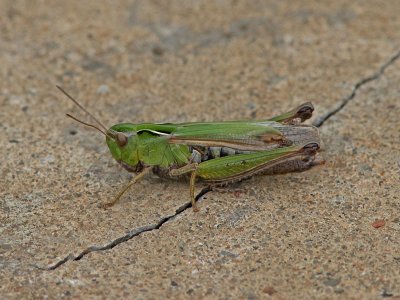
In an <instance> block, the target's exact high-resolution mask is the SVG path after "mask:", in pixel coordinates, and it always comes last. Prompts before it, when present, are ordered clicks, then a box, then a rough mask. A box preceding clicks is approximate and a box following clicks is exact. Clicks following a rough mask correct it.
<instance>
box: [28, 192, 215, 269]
mask: <svg viewBox="0 0 400 300" xmlns="http://www.w3.org/2000/svg"><path fill="white" fill-rule="evenodd" d="M211 190H212V188H210V187H206V188H203V189H202V190H201V191H200V193H199V194H198V195H197V196H196V199H195V200H196V201H198V200H199V199H200V198H201V197H203V196H204V195H205V194H207V193H208V192H210V191H211ZM191 207H192V203H191V202H188V203H185V204H184V205H182V206H181V207H179V208H178V209H177V210H176V211H175V213H174V214H172V215H169V216H166V217H162V218H161V219H160V220H159V221H158V222H157V223H155V224H151V225H146V226H143V227H139V228H135V229H133V230H131V231H129V232H128V233H127V234H125V235H123V236H121V237H119V238H116V239H115V240H113V241H111V242H110V243H108V244H106V245H103V246H90V247H88V248H86V249H85V250H83V251H82V252H81V253H79V254H78V255H77V256H74V255H73V254H69V255H67V256H66V257H64V258H63V259H61V260H59V261H58V262H56V263H55V264H53V265H50V266H48V267H41V266H38V265H36V264H34V265H32V266H34V267H35V268H38V269H40V270H45V271H51V270H55V269H57V268H59V267H60V266H62V265H63V264H65V263H66V262H68V261H78V260H81V259H82V258H83V257H84V256H86V255H88V254H89V253H92V252H97V251H106V250H110V249H112V248H114V247H115V246H118V245H119V244H121V243H124V242H126V241H129V240H130V239H132V238H134V237H136V236H139V235H141V234H142V233H145V232H148V231H153V230H157V229H160V228H161V227H162V226H163V225H164V224H165V223H167V222H169V221H170V220H172V219H174V218H175V217H176V216H178V215H180V214H181V213H183V212H184V211H186V210H187V209H189V208H191Z"/></svg>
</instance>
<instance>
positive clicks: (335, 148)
mask: <svg viewBox="0 0 400 300" xmlns="http://www.w3.org/2000/svg"><path fill="white" fill-rule="evenodd" d="M0 11H1V18H0V66H1V68H0V76H1V80H0V88H1V90H0V104H1V109H0V155H1V163H0V166H1V170H0V171H1V173H0V175H1V176H0V198H1V202H0V220H1V222H0V224H1V225H0V296H1V298H2V299H25V298H31V299H34V298H45V297H46V298H50V299H59V298H67V299H69V298H71V299H79V298H82V299H105V298H115V299H121V298H135V299H160V298H170V299H185V298H193V299H201V298H206V299H265V298H273V299H298V298H303V299H304V298H310V299H311V298H337V299H381V298H388V299H400V199H399V181H400V130H399V129H400V118H399V114H400V92H399V87H400V72H399V69H400V59H397V56H394V55H396V53H398V51H399V50H400V42H399V41H400V31H399V30H398V29H399V28H400V17H399V14H398V12H399V11H400V2H398V1H395V0H393V1H352V2H351V3H350V2H349V1H331V2H327V1H118V2H114V1H11V0H10V1H8V0H3V1H0ZM393 57H394V59H392V60H390V59H391V58H393ZM388 62H389V63H388ZM385 64H386V65H385ZM383 66H384V67H385V68H384V69H380V68H382V67H383ZM380 70H381V71H384V72H380V73H379V71H380ZM374 74H376V76H374V77H371V78H373V79H372V80H369V81H368V80H365V79H367V78H370V76H373V75H374ZM357 83H360V84H359V85H357ZM56 84H59V85H61V86H63V87H64V88H65V89H66V90H67V91H68V92H70V93H71V94H72V95H74V96H75V97H76V98H77V99H79V100H80V101H81V102H82V103H83V104H84V105H85V106H86V107H87V108H88V109H89V110H90V111H91V112H93V113H94V114H95V115H96V116H98V117H99V119H101V120H102V122H104V123H105V124H107V125H112V124H115V123H118V122H121V121H129V122H138V123H139V122H186V121H213V120H215V121H216V120H234V119H254V118H265V117H269V116H272V115H274V114H277V113H280V112H283V111H286V110H287V109H290V108H292V107H294V106H296V105H299V104H300V103H302V102H305V101H312V102H313V103H314V105H315V107H316V111H315V116H314V118H313V119H312V120H311V122H312V121H316V120H318V117H320V116H323V115H325V114H326V113H327V112H329V111H332V109H334V108H336V107H339V105H340V103H342V101H343V99H349V101H348V102H347V105H345V106H344V107H343V108H342V109H340V110H339V111H338V112H337V113H335V114H334V115H333V116H331V117H330V118H328V119H327V120H326V121H325V123H324V124H323V125H322V126H321V127H320V131H321V136H322V139H323V141H324V150H325V151H324V152H323V153H322V155H323V157H324V158H325V159H326V160H327V163H326V165H325V166H322V167H317V168H314V169H313V170H311V171H309V172H305V173H298V174H288V175H281V176H274V177H256V178H253V179H251V180H248V181H245V182H243V183H241V184H239V185H236V186H235V188H236V189H239V190H241V191H242V192H229V190H228V192H227V193H217V192H210V193H208V194H206V195H205V196H204V197H203V198H202V200H201V201H200V202H199V207H200V212H198V213H194V212H193V211H192V210H191V209H185V210H183V211H179V212H178V213H176V210H177V209H179V208H180V207H182V205H185V204H186V203H187V202H188V201H189V197H188V185H187V183H185V182H170V181H167V180H162V179H159V178H157V177H154V176H149V177H148V178H146V179H144V180H143V181H141V182H139V183H138V184H137V185H136V186H135V187H134V188H132V189H131V190H130V191H129V192H128V193H127V194H126V195H125V196H124V198H123V199H122V201H121V202H120V203H119V204H117V205H116V206H114V207H113V208H111V209H108V210H104V209H102V208H100V206H101V204H103V203H106V202H108V201H110V199H112V197H113V196H114V195H115V194H116V192H117V191H118V190H119V189H120V188H121V186H123V185H124V184H126V182H128V180H129V179H130V178H131V174H129V173H127V172H126V171H124V170H123V169H121V167H120V166H119V165H118V164H117V163H116V162H114V161H113V160H112V158H111V155H110V154H109V153H108V150H107V148H106V145H105V143H104V138H103V137H102V136H101V135H100V134H99V133H97V132H96V131H93V130H90V129H87V128H83V126H80V125H79V124H76V123H75V122H73V121H72V120H70V119H68V118H66V117H65V113H66V112H69V113H73V114H74V115H76V116H79V117H83V114H82V113H81V112H80V111H79V110H78V109H77V108H76V107H74V105H73V104H72V103H71V102H69V101H68V100H67V99H66V98H65V97H64V96H63V95H62V94H61V93H60V92H59V91H58V90H57V89H56V88H55V85H56ZM355 87H356V93H355V94H354V95H352V92H353V90H354V88H355ZM351 95H352V96H351ZM200 188H201V186H200V185H199V186H198V188H197V189H198V190H200ZM146 226H147V227H146ZM146 230H147V231H146ZM129 232H131V234H132V235H135V233H136V234H137V233H140V234H138V235H136V236H127V233H129ZM118 239H120V240H118ZM103 245H106V247H105V248H107V249H106V250H103V251H86V252H85V249H88V247H92V248H90V249H91V250H96V249H97V248H93V247H94V246H98V247H101V246H103ZM114 246H115V247H114ZM82 251H83V253H82ZM80 254H82V255H80ZM40 267H43V268H47V267H50V269H51V270H43V269H41V268H40ZM389 297H390V298H389Z"/></svg>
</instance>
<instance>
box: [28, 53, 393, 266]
mask: <svg viewBox="0 0 400 300" xmlns="http://www.w3.org/2000/svg"><path fill="white" fill-rule="evenodd" d="M399 58H400V51H399V52H397V53H396V54H395V55H394V56H392V57H391V58H390V59H389V60H388V61H387V62H386V63H384V64H383V65H382V66H381V67H380V68H379V70H378V71H377V72H375V73H374V74H373V75H371V76H369V77H366V78H363V79H361V80H360V81H358V82H357V83H356V84H355V85H354V87H353V89H352V92H351V94H350V95H349V96H347V97H345V98H344V99H342V100H341V101H340V102H339V103H338V104H337V105H336V106H335V107H334V108H332V109H331V110H329V111H328V112H327V113H325V114H324V115H322V116H321V117H319V118H317V119H316V120H315V121H314V123H313V125H314V126H316V127H321V126H322V125H323V124H324V123H325V121H327V120H328V119H330V118H331V117H332V116H333V115H335V114H336V113H338V112H339V111H341V110H342V109H343V108H344V107H345V106H346V105H347V103H349V102H350V101H351V100H352V99H353V98H354V97H355V96H356V94H357V91H358V90H359V89H360V88H361V87H362V86H363V85H365V84H367V83H368V82H371V81H373V80H377V79H379V78H380V77H381V76H382V74H383V73H384V72H385V70H386V69H387V68H388V67H389V66H390V65H392V64H393V63H394V62H395V61H396V60H397V59H399ZM210 191H212V188H210V187H206V188H204V189H202V190H201V191H200V193H199V194H198V195H197V196H196V201H198V200H199V199H200V198H201V197H202V196H204V195H205V194H207V193H208V192H210ZM190 207H192V204H191V203H190V202H188V203H186V204H184V205H182V206H181V207H179V208H178V209H177V210H176V211H175V213H174V214H172V215H169V216H166V217H163V218H161V219H160V220H159V221H158V222H157V223H156V224H151V225H146V226H143V227H139V228H135V229H133V230H131V231H129V232H128V233H127V234H125V235H123V236H121V237H119V238H117V239H115V240H113V241H111V242H110V243H108V244H106V245H103V246H90V247H88V248H86V249H85V250H83V251H82V252H81V253H79V254H78V255H77V256H74V255H73V254H69V255H68V256H66V257H64V258H63V259H61V260H59V261H58V262H56V263H55V264H53V265H50V266H48V267H41V266H38V265H33V266H34V267H36V268H38V269H40V270H45V271H51V270H55V269H57V268H59V267H60V266H62V265H64V264H65V263H67V262H68V261H78V260H81V259H82V258H83V257H85V256H86V255H88V254H89V253H92V252H97V251H106V250H110V249H112V248H114V247H115V246H118V245H119V244H121V243H124V242H126V241H129V240H130V239H132V238H134V237H136V236H139V235H141V234H142V233H145V232H149V231H153V230H158V229H160V228H161V227H162V226H163V225H164V224H165V223H167V222H169V221H171V220H172V219H174V218H175V217H176V216H178V215H180V214H181V213H183V212H184V211H186V210H187V209H188V208H190Z"/></svg>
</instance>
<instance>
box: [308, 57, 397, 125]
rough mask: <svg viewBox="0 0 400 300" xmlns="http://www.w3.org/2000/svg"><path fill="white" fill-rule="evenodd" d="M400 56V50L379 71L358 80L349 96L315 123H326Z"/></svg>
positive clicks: (314, 123)
mask: <svg viewBox="0 0 400 300" xmlns="http://www.w3.org/2000/svg"><path fill="white" fill-rule="evenodd" d="M399 58H400V50H399V51H398V52H397V53H396V54H395V55H393V56H392V57H391V58H390V59H389V60H388V61H387V62H386V63H384V64H383V65H382V66H381V67H380V68H379V69H378V71H376V72H375V73H374V74H372V75H371V76H368V77H365V78H363V79H361V80H360V81H358V82H357V83H356V84H355V85H354V86H353V89H352V91H351V93H350V95H348V96H347V97H345V98H343V99H342V100H341V101H339V103H337V104H336V106H334V107H333V108H332V109H330V110H328V112H326V113H325V114H323V115H322V116H320V117H318V118H317V119H316V120H315V121H314V122H313V125H314V126H316V127H321V126H322V124H324V123H325V121H327V120H329V119H330V118H331V117H332V116H334V115H335V114H337V113H338V112H340V111H341V110H342V109H343V108H344V107H345V106H346V105H347V104H348V103H349V102H350V101H351V100H352V99H353V98H354V97H355V96H356V94H357V91H358V90H359V89H360V88H361V87H362V86H363V85H365V84H367V83H369V82H371V81H374V80H377V79H379V78H380V77H381V76H382V74H383V73H384V72H385V70H386V69H387V68H388V67H389V66H390V65H392V64H394V63H395V62H396V60H397V59H399Z"/></svg>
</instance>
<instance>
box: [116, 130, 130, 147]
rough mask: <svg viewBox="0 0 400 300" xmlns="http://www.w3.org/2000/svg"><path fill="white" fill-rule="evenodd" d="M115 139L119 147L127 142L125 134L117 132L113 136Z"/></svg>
mask: <svg viewBox="0 0 400 300" xmlns="http://www.w3.org/2000/svg"><path fill="white" fill-rule="evenodd" d="M115 140H116V142H117V144H118V146H120V147H124V146H125V145H126V144H127V143H128V138H127V137H126V135H125V134H123V133H121V132H118V133H117V135H116V136H115Z"/></svg>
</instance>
